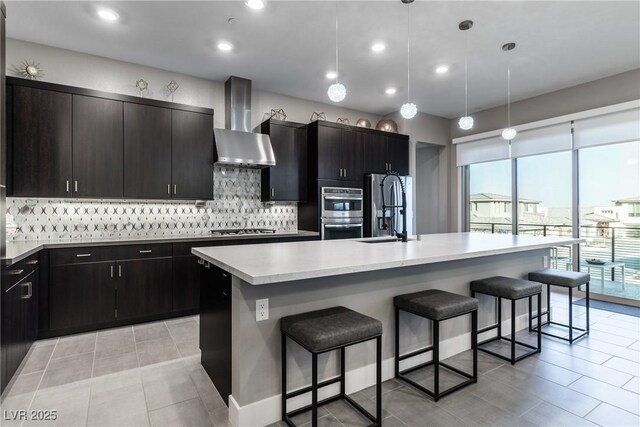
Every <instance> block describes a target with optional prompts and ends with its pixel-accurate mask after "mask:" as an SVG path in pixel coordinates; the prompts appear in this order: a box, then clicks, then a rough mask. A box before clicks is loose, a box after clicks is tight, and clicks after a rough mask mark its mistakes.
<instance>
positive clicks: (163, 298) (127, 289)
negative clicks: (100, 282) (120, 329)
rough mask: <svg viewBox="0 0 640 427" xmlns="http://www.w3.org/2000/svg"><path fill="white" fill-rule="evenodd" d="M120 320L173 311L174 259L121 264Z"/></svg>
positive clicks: (118, 280)
mask: <svg viewBox="0 0 640 427" xmlns="http://www.w3.org/2000/svg"><path fill="white" fill-rule="evenodd" d="M117 269H118V279H117V281H116V294H117V298H116V301H117V302H116V306H117V309H118V314H117V319H118V320H123V319H135V318H142V317H148V316H152V315H154V314H160V313H168V312H170V311H171V270H172V262H171V257H164V258H151V259H138V260H131V261H118V263H117Z"/></svg>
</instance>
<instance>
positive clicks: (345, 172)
mask: <svg viewBox="0 0 640 427" xmlns="http://www.w3.org/2000/svg"><path fill="white" fill-rule="evenodd" d="M344 176H345V177H346V176H347V170H346V169H345V170H344Z"/></svg>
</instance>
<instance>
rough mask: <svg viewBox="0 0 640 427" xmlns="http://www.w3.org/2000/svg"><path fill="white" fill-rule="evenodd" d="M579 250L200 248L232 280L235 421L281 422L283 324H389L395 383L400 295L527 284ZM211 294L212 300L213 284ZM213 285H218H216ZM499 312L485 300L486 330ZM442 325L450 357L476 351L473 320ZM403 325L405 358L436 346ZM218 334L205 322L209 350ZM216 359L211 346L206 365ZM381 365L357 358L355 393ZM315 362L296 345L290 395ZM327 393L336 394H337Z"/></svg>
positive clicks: (358, 350)
mask: <svg viewBox="0 0 640 427" xmlns="http://www.w3.org/2000/svg"><path fill="white" fill-rule="evenodd" d="M577 243H580V239H575V238H571V237H533V236H511V235H487V234H471V233H452V234H439V235H425V236H421V240H419V241H411V242H408V243H400V242H388V243H364V242H362V241H355V240H350V241H315V242H303V243H284V244H268V245H260V246H255V247H254V246H251V245H250V246H243V247H241V248H240V247H233V246H231V247H229V246H227V247H224V248H197V249H194V250H193V253H194V254H195V255H197V256H198V257H200V258H201V259H202V260H203V262H204V263H205V264H206V263H210V264H212V265H213V266H215V267H217V268H219V269H221V271H224V272H226V274H228V275H229V276H230V301H229V306H230V307H229V308H230V309H229V316H230V320H229V325H230V328H231V331H230V342H231V345H230V348H231V357H230V358H229V359H230V360H232V362H231V366H229V367H227V369H230V372H231V387H230V390H231V396H230V398H229V411H230V419H231V421H232V423H233V424H234V425H236V426H245V425H266V424H269V423H271V422H274V421H277V420H279V419H280V393H281V384H280V366H281V361H280V330H279V319H280V318H281V317H284V316H288V315H292V314H298V313H302V312H306V311H311V310H318V309H322V308H327V307H331V306H338V305H342V306H346V307H349V308H351V309H353V310H356V311H359V312H361V313H363V314H366V315H368V316H372V317H375V318H377V319H379V320H381V321H382V323H383V328H384V334H383V379H385V380H386V379H389V378H392V377H393V356H394V354H393V342H394V336H393V297H394V296H395V295H399V294H404V293H409V292H417V291H420V290H425V289H433V288H439V289H443V290H447V291H450V292H455V293H460V294H462V295H469V294H470V292H469V282H470V281H471V280H476V279H479V278H483V277H487V276H494V275H505V276H511V277H518V278H524V277H526V274H527V273H528V272H530V271H533V270H536V269H540V268H543V267H545V266H547V265H548V256H549V249H550V248H551V247H553V246H559V245H572V244H577ZM202 286H203V296H204V295H205V294H206V292H205V289H204V288H205V287H206V286H207V283H206V282H203V284H202ZM211 286H215V283H209V287H211ZM264 298H268V299H269V319H268V320H265V321H260V322H256V317H255V314H256V309H255V306H256V300H258V299H264ZM202 304H203V308H202V310H203V314H202V316H207V314H206V312H207V305H208V302H207V301H202ZM494 306H495V304H494V301H493V299H491V298H488V297H481V298H480V311H479V326H480V327H483V326H486V325H489V324H491V323H494V321H495V320H494V319H495V309H494ZM503 310H504V313H503V319H509V318H510V313H509V312H508V310H507V308H506V307H505V308H504V309H503ZM525 311H526V302H525V301H521V302H520V303H519V304H518V306H517V314H518V316H519V318H518V325H519V327H518V329H521V328H523V327H525V326H526V324H527V319H526V316H525V315H524V313H525ZM207 325H209V326H207ZM441 326H442V332H441V356H442V357H443V358H446V357H449V356H453V355H455V354H457V353H459V352H462V351H464V350H467V349H468V348H469V331H470V324H469V322H465V321H462V320H461V321H456V322H444V323H443V324H442V325H441ZM505 326H506V325H505ZM400 327H401V328H402V329H401V330H402V331H403V333H402V345H401V352H402V353H405V352H408V351H412V350H416V349H418V348H422V347H426V346H427V345H428V344H429V343H430V342H431V332H430V324H429V322H427V321H426V320H424V319H419V318H413V317H411V318H410V317H408V316H402V317H401V318H400ZM217 333H218V331H216V330H214V329H213V328H212V327H211V324H210V323H209V324H208V323H207V322H201V338H202V339H201V342H203V341H202V340H203V339H204V337H207V336H213V335H215V334H217ZM206 353H207V348H205V344H203V348H202V357H203V365H205V363H204V359H205V354H206ZM425 356H427V357H430V356H429V355H428V354H427V355H425ZM374 357H375V349H374V348H373V347H372V346H371V344H367V343H363V344H359V345H357V346H355V347H353V348H350V349H349V350H347V362H346V371H347V392H349V393H351V392H355V391H357V390H360V389H362V388H365V387H367V386H370V385H372V384H373V381H374V378H375V373H374V368H373V363H374ZM310 359H311V358H310V356H309V355H308V354H307V353H306V352H304V351H303V350H302V349H301V348H297V345H296V344H290V345H289V351H288V363H287V365H288V366H289V371H288V389H289V390H293V389H296V388H300V387H303V386H305V385H308V384H309V383H310V380H311V366H310V365H311V360H310ZM419 362H420V360H416V361H415V362H414V363H419ZM319 367H320V368H319V369H320V373H319V377H320V379H326V378H330V377H332V376H334V375H336V374H337V373H338V372H339V366H338V359H337V357H336V356H335V355H334V354H331V353H330V354H326V355H323V357H321V358H320V361H319ZM205 369H206V366H205ZM213 379H214V382H216V380H215V378H213ZM322 391H323V392H325V393H328V394H329V395H330V394H331V393H332V390H331V387H327V389H326V390H322ZM322 396H323V394H322V393H321V394H320V397H322ZM299 399H300V400H299V402H296V401H295V399H292V400H291V401H290V402H289V409H292V408H295V407H296V406H302V403H306V402H307V400H308V397H307V396H300V398H299Z"/></svg>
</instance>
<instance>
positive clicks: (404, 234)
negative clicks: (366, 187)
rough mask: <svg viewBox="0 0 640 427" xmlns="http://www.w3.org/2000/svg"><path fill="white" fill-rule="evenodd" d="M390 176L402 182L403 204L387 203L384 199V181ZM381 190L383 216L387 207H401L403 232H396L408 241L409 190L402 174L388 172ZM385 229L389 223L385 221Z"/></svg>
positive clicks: (383, 180) (383, 179) (381, 183)
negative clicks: (405, 185)
mask: <svg viewBox="0 0 640 427" xmlns="http://www.w3.org/2000/svg"><path fill="white" fill-rule="evenodd" d="M390 176H394V177H396V178H397V179H398V182H399V183H400V189H401V190H402V204H401V205H386V204H385V201H384V182H385V180H386V179H387V178H389V177H390ZM380 191H381V192H382V216H383V217H384V216H385V212H386V210H387V208H392V209H396V208H400V214H401V215H402V233H396V236H398V238H400V239H402V241H403V242H407V241H408V236H407V191H406V189H405V188H404V182H402V178H400V174H398V172H387V174H386V175H385V176H384V178H382V182H380ZM382 229H383V230H386V229H387V224H386V223H383V227H382Z"/></svg>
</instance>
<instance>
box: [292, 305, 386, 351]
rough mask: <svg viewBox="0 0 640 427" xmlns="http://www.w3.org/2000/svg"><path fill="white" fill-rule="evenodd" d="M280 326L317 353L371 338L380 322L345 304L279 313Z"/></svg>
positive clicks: (376, 334)
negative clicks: (285, 314)
mask: <svg viewBox="0 0 640 427" xmlns="http://www.w3.org/2000/svg"><path fill="white" fill-rule="evenodd" d="M280 330H281V331H282V332H284V333H285V334H287V335H288V336H289V337H290V338H292V339H293V340H295V341H297V342H298V343H299V344H301V345H302V346H303V347H305V348H306V349H307V350H310V351H313V352H316V353H317V352H321V351H325V350H328V349H330V348H334V347H339V346H344V345H348V344H350V343H354V342H357V341H362V340H366V339H368V338H375V337H377V336H378V335H381V334H382V323H381V322H380V321H379V320H376V319H374V318H372V317H369V316H365V315H364V314H360V313H358V312H356V311H353V310H349V309H348V308H346V307H331V308H327V309H324V310H317V311H310V312H308V313H302V314H295V315H293V316H287V317H283V318H282V319H280Z"/></svg>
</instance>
